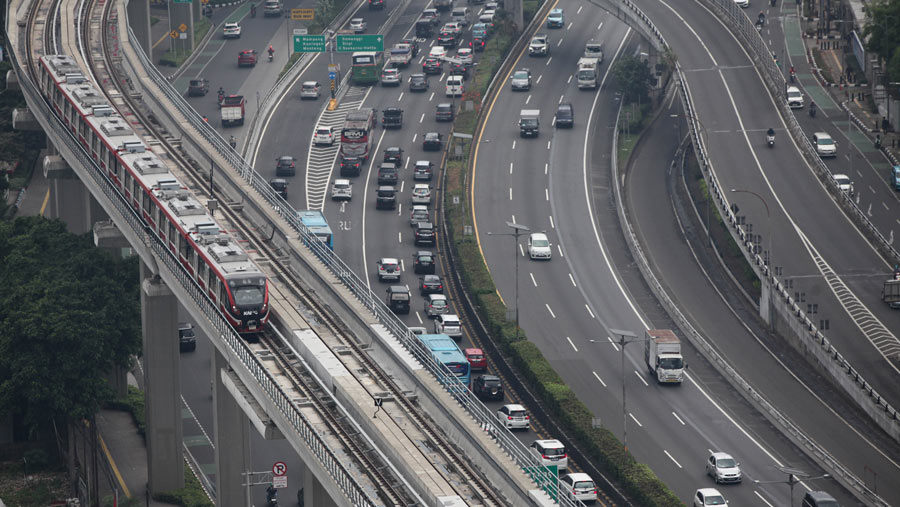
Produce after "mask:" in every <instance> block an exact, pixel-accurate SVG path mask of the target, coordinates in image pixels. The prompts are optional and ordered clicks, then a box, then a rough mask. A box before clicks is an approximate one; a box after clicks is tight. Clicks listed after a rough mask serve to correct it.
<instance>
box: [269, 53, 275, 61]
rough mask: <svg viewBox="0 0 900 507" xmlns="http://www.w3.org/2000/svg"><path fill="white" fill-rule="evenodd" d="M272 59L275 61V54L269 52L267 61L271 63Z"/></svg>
mask: <svg viewBox="0 0 900 507" xmlns="http://www.w3.org/2000/svg"><path fill="white" fill-rule="evenodd" d="M273 59H275V52H274V51H269V61H270V62H271V61H272V60H273Z"/></svg>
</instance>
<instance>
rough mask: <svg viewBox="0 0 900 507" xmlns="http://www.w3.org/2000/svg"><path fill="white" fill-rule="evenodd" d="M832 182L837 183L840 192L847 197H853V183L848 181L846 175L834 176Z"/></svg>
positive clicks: (848, 178)
mask: <svg viewBox="0 0 900 507" xmlns="http://www.w3.org/2000/svg"><path fill="white" fill-rule="evenodd" d="M832 176H833V177H834V182H835V183H837V186H838V188H839V189H841V192H846V193H847V195H853V182H852V181H850V177H849V176H847V175H846V174H834V175H832Z"/></svg>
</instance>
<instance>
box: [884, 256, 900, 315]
mask: <svg viewBox="0 0 900 507" xmlns="http://www.w3.org/2000/svg"><path fill="white" fill-rule="evenodd" d="M881 299H882V301H884V302H885V303H887V304H888V305H889V306H890V307H891V308H893V309H895V310H898V309H900V266H897V267H895V268H894V274H893V276H892V277H891V278H889V279H888V280H885V281H884V288H882V289H881Z"/></svg>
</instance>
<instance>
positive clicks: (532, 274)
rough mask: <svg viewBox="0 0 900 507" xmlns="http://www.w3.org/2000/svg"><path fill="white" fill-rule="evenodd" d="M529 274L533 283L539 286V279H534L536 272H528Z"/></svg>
mask: <svg viewBox="0 0 900 507" xmlns="http://www.w3.org/2000/svg"><path fill="white" fill-rule="evenodd" d="M528 276H530V277H531V283H532V284H534V286H535V287H537V280H535V279H534V273H528Z"/></svg>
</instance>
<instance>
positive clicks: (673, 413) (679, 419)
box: [672, 412, 712, 452]
mask: <svg viewBox="0 0 900 507" xmlns="http://www.w3.org/2000/svg"><path fill="white" fill-rule="evenodd" d="M672 415H673V416H675V419H678V422H680V423H681V425H682V426H687V425H686V424H684V421H682V420H681V418H680V417H678V414H676V413H675V412H672ZM710 452H712V451H710Z"/></svg>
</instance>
